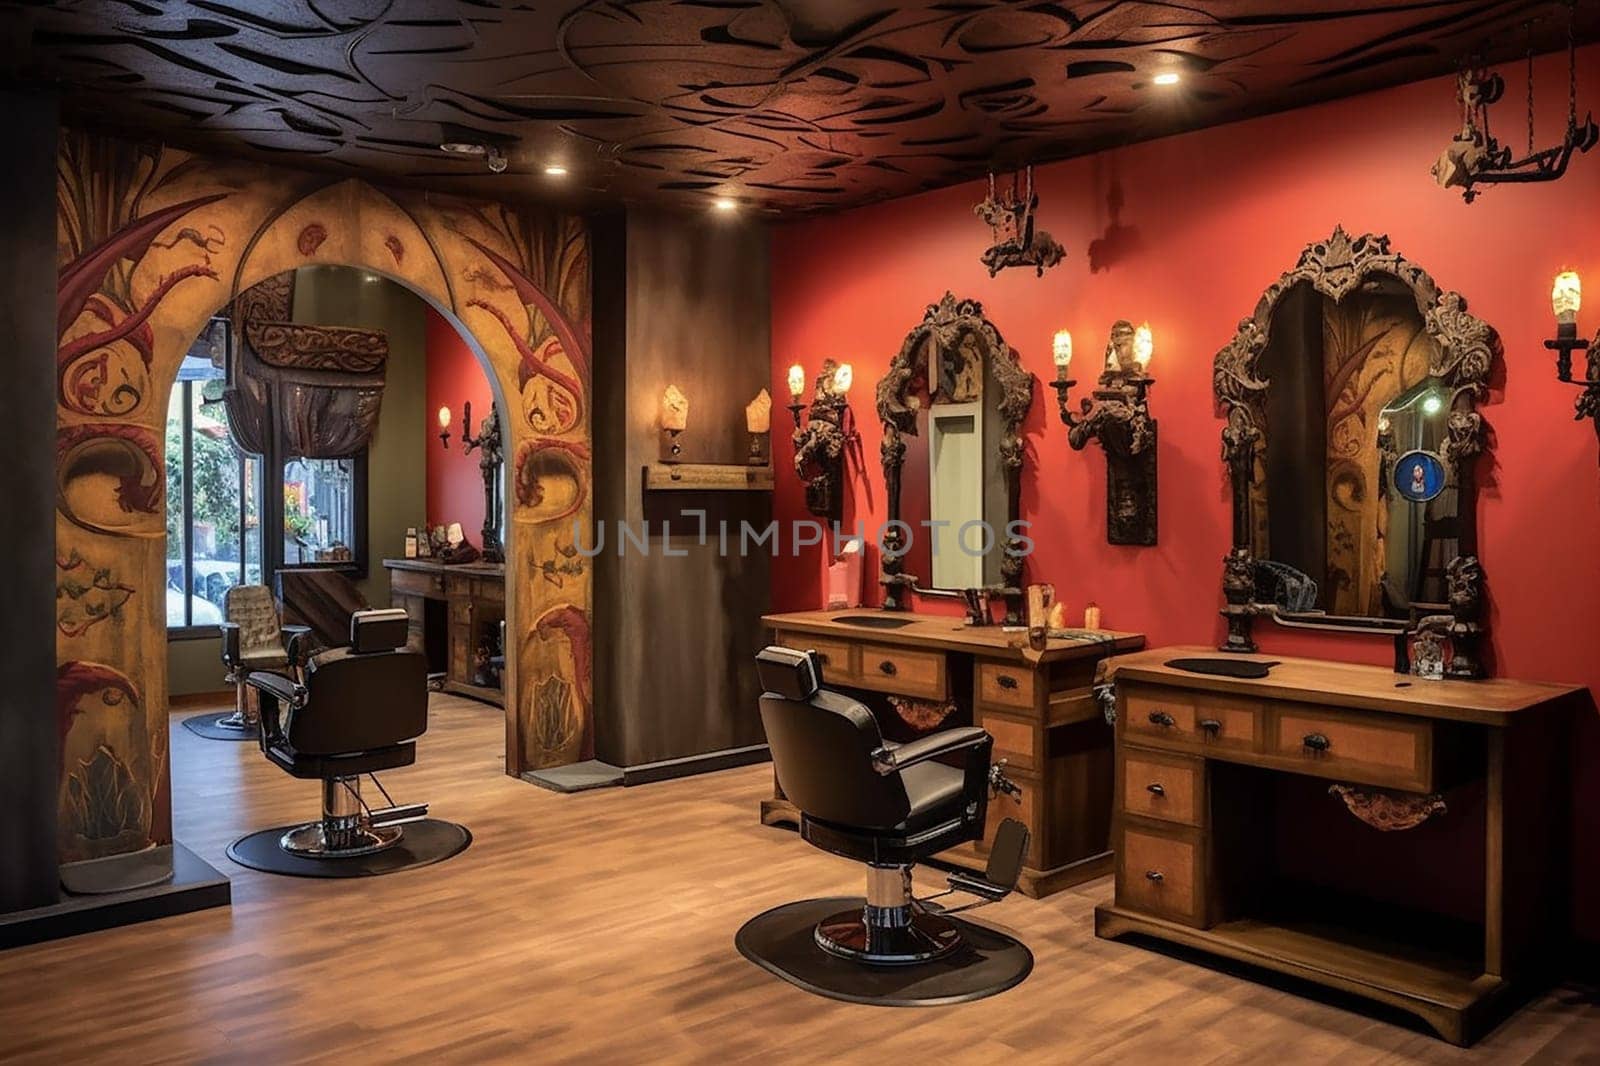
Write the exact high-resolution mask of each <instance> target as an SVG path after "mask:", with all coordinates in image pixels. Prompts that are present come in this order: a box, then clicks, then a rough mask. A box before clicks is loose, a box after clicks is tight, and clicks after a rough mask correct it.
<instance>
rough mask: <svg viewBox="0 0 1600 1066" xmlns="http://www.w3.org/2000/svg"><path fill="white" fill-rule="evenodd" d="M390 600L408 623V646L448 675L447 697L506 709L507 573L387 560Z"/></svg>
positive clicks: (483, 567) (470, 566)
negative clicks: (504, 631) (503, 680)
mask: <svg viewBox="0 0 1600 1066" xmlns="http://www.w3.org/2000/svg"><path fill="white" fill-rule="evenodd" d="M383 565H384V566H385V567H386V568H387V569H388V571H389V598H390V601H391V602H392V603H393V604H394V606H396V607H401V608H403V609H404V610H405V612H406V614H407V615H408V616H409V618H410V626H409V645H410V646H411V647H413V648H415V649H417V650H419V651H426V652H427V653H428V656H429V660H430V663H429V666H430V669H433V670H438V671H442V672H443V673H444V675H445V676H444V683H443V687H444V689H445V691H447V692H455V693H457V694H459V695H463V696H472V697H473V698H475V699H480V700H484V701H486V702H488V703H493V704H495V705H496V706H502V705H503V702H504V701H503V697H502V693H501V678H502V676H503V674H504V653H503V651H502V649H501V647H500V625H501V622H502V621H504V619H505V616H506V607H505V604H506V581H505V568H504V567H503V566H496V565H491V564H479V563H469V564H463V565H460V566H446V565H445V564H443V563H439V562H434V561H432V560H427V559H385V560H384V561H383Z"/></svg>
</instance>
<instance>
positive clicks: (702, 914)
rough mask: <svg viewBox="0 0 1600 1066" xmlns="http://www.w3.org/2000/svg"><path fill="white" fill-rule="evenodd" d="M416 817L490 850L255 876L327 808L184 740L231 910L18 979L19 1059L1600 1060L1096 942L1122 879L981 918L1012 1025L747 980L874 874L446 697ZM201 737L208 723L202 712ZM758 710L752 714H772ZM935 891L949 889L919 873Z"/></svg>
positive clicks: (1546, 1003) (1511, 1033)
mask: <svg viewBox="0 0 1600 1066" xmlns="http://www.w3.org/2000/svg"><path fill="white" fill-rule="evenodd" d="M434 699H435V702H434V706H433V716H432V726H431V728H430V730H429V732H428V734H427V735H426V736H425V737H424V738H423V739H422V741H421V742H420V745H419V752H418V759H417V764H416V765H415V766H413V767H409V768H406V769H404V770H400V771H395V772H391V773H388V774H385V775H384V783H385V784H386V785H387V786H388V788H389V790H390V792H391V793H392V794H394V796H395V798H396V800H397V801H399V802H406V801H409V800H415V799H427V800H430V801H431V802H432V803H433V814H434V815H435V816H437V817H440V818H446V819H450V820H453V821H458V822H461V823H463V824H464V825H466V826H468V827H469V828H470V829H471V830H472V832H473V835H474V837H475V840H474V843H473V845H472V847H471V848H470V849H469V850H468V851H466V852H465V853H464V854H462V855H460V856H458V857H456V858H454V859H452V860H450V861H448V862H446V863H443V864H440V865H437V866H432V867H428V868H425V869H420V870H411V871H407V872H404V873H400V874H396V875H392V876H389V877H382V878H374V879H358V880H307V879H299V878H288V877H274V876H272V875H269V874H261V873H256V872H254V871H251V870H246V869H243V868H241V867H238V866H236V865H234V864H233V863H231V862H230V861H229V860H228V859H227V857H226V855H225V854H224V849H225V848H226V846H227V844H228V842H229V841H230V840H232V839H234V838H235V837H238V836H240V835H242V834H244V833H245V832H248V831H251V830H254V829H258V828H262V827H265V826H269V825H277V824H284V823H289V822H293V821H298V820H304V819H309V818H311V817H313V816H314V815H315V812H316V809H317V803H318V787H317V785H316V784H315V783H313V782H302V781H296V780H294V779H293V778H290V777H289V776H288V775H287V774H284V773H283V772H281V771H280V770H278V769H277V768H276V767H273V766H271V765H270V764H268V763H267V762H266V760H265V759H264V758H263V757H262V755H261V753H260V751H259V750H258V749H257V748H256V747H255V746H254V745H251V744H227V743H219V742H214V741H205V740H202V739H200V738H199V737H196V736H194V735H193V734H191V733H189V732H188V730H186V729H183V728H182V727H181V726H180V725H179V724H178V720H179V717H181V715H174V717H173V719H172V765H173V770H174V809H175V816H176V826H177V835H178V838H179V839H180V840H182V841H183V842H184V843H185V844H187V845H188V846H189V847H191V848H193V849H194V850H195V851H197V852H198V853H200V854H201V855H202V856H203V857H204V858H205V859H206V860H207V861H209V862H211V863H212V864H213V865H215V866H216V867H217V868H218V869H220V870H223V871H224V872H226V873H227V874H228V875H229V876H230V877H231V878H232V879H233V886H234V905H233V907H232V908H231V909H228V910H221V909H219V910H212V911H205V912H201V913H198V914H191V915H184V916H180V917H176V918H169V919H165V920H162V921H157V922H150V923H146V924H143V925H137V926H130V927H126V928H122V929H116V930H109V931H106V932H101V933H93V934H90V935H87V936H81V937H76V938H72V939H68V940H62V941H56V942H54V943H49V944H39V945H35V946H32V947H28V948H22V949H18V950H13V951H9V952H4V953H0V1060H4V1061H6V1062H17V1063H52V1064H53V1063H69V1062H70V1063H87V1062H93V1063H99V1062H107V1063H141V1064H144V1063H162V1062H250V1063H255V1062H263V1063H279V1062H323V1061H326V1062H345V1063H348V1062H372V1061H383V1062H401V1063H427V1064H429V1066H437V1064H441V1063H457V1062H473V1063H477V1062H495V1061H525V1062H540V1063H584V1064H605V1063H638V1062H669V1063H677V1062H685V1063H694V1062H717V1063H727V1062H752V1061H761V1062H764V1063H791V1062H793V1063H822V1062H828V1063H836V1062H876V1063H884V1064H887V1063H891V1062H908V1063H915V1062H940V1063H964V1062H972V1063H985V1064H992V1063H996V1062H1008V1061H1015V1062H1026V1063H1067V1062H1072V1063H1145V1062H1149V1063H1167V1064H1173V1063H1179V1064H1182V1063H1273V1064H1276V1063H1284V1062H1294V1063H1297V1064H1304V1063H1335V1062H1337V1063H1340V1064H1341V1066H1349V1064H1353V1063H1410V1062H1420V1063H1489V1062H1494V1063H1524V1062H1526V1063H1534V1062H1537V1063H1552V1064H1577V1063H1580V1062H1590V1063H1593V1062H1595V1061H1596V1059H1597V1056H1600V1008H1597V1007H1596V1006H1595V1004H1594V1000H1593V999H1592V998H1590V999H1587V1000H1585V999H1584V998H1583V996H1582V994H1581V992H1580V991H1579V990H1575V989H1571V988H1564V989H1556V990H1554V991H1553V992H1551V993H1550V994H1548V995H1546V996H1544V997H1542V998H1541V999H1539V1000H1537V1001H1535V1002H1534V1003H1532V1004H1531V1005H1529V1006H1528V1007H1527V1008H1525V1009H1524V1010H1523V1011H1522V1012H1521V1013H1520V1014H1518V1015H1516V1016H1515V1017H1514V1018H1512V1019H1511V1020H1510V1021H1509V1022H1507V1023H1506V1024H1505V1025H1502V1026H1501V1027H1500V1028H1499V1029H1498V1030H1496V1031H1495V1032H1494V1033H1492V1034H1490V1035H1489V1036H1488V1037H1487V1038H1486V1039H1485V1040H1483V1041H1482V1042H1481V1043H1480V1044H1479V1045H1478V1046H1477V1047H1476V1048H1474V1049H1471V1050H1469V1051H1463V1050H1460V1049H1457V1048H1454V1047H1451V1046H1449V1045H1447V1044H1444V1043H1441V1042H1440V1041H1438V1040H1435V1039H1433V1038H1432V1037H1429V1036H1426V1035H1424V1034H1421V1033H1418V1032H1414V1031H1411V1030H1408V1029H1406V1028H1402V1027H1400V1026H1397V1025H1394V1024H1390V1023H1389V1022H1385V1021H1380V1020H1376V1019H1374V1018H1371V1017H1367V1016H1364V1015H1362V1014H1359V1013H1353V1012H1351V1011H1348V1010H1345V1009H1341V1008H1340V1007H1337V1006H1333V1005H1329V1004H1324V1003H1319V1002H1316V1001H1313V1000H1310V999H1304V998H1301V997H1299V996H1296V995H1293V994H1291V993H1289V992H1286V991H1280V990H1276V989H1273V988H1269V987H1265V986H1263V985H1259V984H1256V983H1253V982H1250V981H1247V980H1243V979H1241V978H1239V977H1236V976H1231V975H1229V974H1226V973H1222V972H1218V971H1216V970H1212V969H1207V968H1205V967H1203V966H1198V965H1194V964H1193V963H1190V962H1186V961H1182V960H1179V959H1175V958H1170V957H1167V956H1165V955H1161V954H1157V953H1154V952H1151V951H1147V950H1144V949H1141V948H1138V947H1134V946H1130V945H1125V944H1117V943H1110V942H1106V941H1101V940H1096V939H1095V937H1094V934H1093V926H1094V919H1093V908H1094V906H1095V904H1097V903H1099V902H1101V901H1103V900H1106V899H1108V898H1109V897H1110V895H1111V882H1110V879H1109V878H1105V879H1101V880H1098V881H1094V882H1090V883H1088V884H1085V885H1082V886H1080V887H1078V888H1076V889H1073V890H1069V891H1066V892H1062V893H1058V894H1057V895H1054V896H1051V897H1050V898H1049V899H1045V900H1031V899H1026V898H1024V897H1022V896H1020V895H1019V896H1013V897H1012V898H1010V899H1008V900H1006V901H1005V902H1003V903H1001V904H999V905H997V906H994V907H990V908H987V909H985V910H982V911H979V912H978V913H977V914H976V915H975V917H976V918H977V919H978V920H980V921H985V922H988V923H991V924H994V925H996V926H999V927H1001V928H1004V929H1005V930H1007V931H1008V932H1011V933H1012V934H1014V935H1016V936H1018V937H1020V938H1021V939H1022V940H1024V941H1025V942H1026V943H1027V944H1028V945H1029V946H1030V947H1032V949H1033V951H1034V954H1035V956H1036V957H1037V965H1036V967H1035V969H1034V972H1033V974H1032V976H1030V977H1029V978H1028V979H1027V980H1026V981H1025V982H1024V983H1023V984H1022V985H1020V986H1019V987H1017V988H1015V989H1013V990H1011V991H1009V992H1006V993H1004V994H1002V995H1001V996H998V997H995V998H993V999H989V1000H984V1001H981V1002H978V1003H973V1004H966V1005H962V1006H957V1007H944V1008H935V1009H899V1010H897V1009H883V1008H872V1007H864V1006H856V1005H850V1004H843V1003H836V1002H832V1001H829V1000H823V999H819V998H816V997H813V996H810V995H807V994H806V993H804V992H801V991H799V990H798V989H795V988H791V987H790V986H788V985H786V984H784V983H783V982H781V981H779V980H778V979H776V978H774V977H771V976H769V975H768V974H767V973H765V972H764V971H762V970H759V969H757V968H756V967H754V966H752V965H751V964H750V963H748V962H746V961H745V960H744V959H743V958H741V957H740V956H739V954H738V952H737V951H735V949H734V947H733V935H734V932H735V930H737V929H738V928H739V926H740V924H742V923H743V922H744V921H745V920H746V919H747V918H749V917H750V916H751V915H754V914H756V913H758V912H759V911H762V910H765V909H766V908H768V907H772V906H775V905H777V904H779V903H784V902H787V901H790V900H795V899H801V898H805V897H810V896H822V895H842V894H854V893H858V892H861V891H862V890H863V882H864V877H863V875H862V873H861V871H860V869H859V868H858V867H856V866H855V865H854V864H852V863H849V862H846V861H844V860H841V859H836V858H833V857H831V856H828V855H825V854H823V853H821V852H819V851H816V850H814V849H812V848H810V847H808V846H806V845H805V844H804V843H802V842H801V841H800V840H799V838H798V837H797V836H796V835H795V834H793V833H790V832H786V831H783V830H777V829H771V828H766V827H763V826H761V825H760V824H759V823H758V822H757V818H756V810H757V803H758V801H759V800H760V799H761V798H762V796H764V795H766V794H767V793H768V792H769V791H770V786H771V776H770V775H771V771H770V768H769V767H767V766H753V767H746V768H742V769H737V770H729V771H725V772H723V773H717V774H710V775H706V776H702V777H696V778H688V779H684V780H678V781H669V782H664V783H661V784H655V785H646V786H641V787H637V788H632V789H620V788H619V789H605V790H599V791H594V792H584V793H579V794H575V795H561V794H558V793H554V792H547V791H544V790H542V789H539V788H535V787H533V786H530V785H527V784H524V783H521V782H519V781H515V780H513V779H511V778H508V777H506V776H504V774H503V773H502V772H501V762H502V757H501V747H502V744H503V739H504V727H503V724H502V718H501V715H500V713H499V712H498V711H497V710H495V709H493V708H490V707H486V706H484V705H481V704H477V703H474V702H472V701H470V700H465V699H461V698H458V697H450V696H436V697H435V698H434ZM191 713H194V709H193V708H187V709H185V710H184V711H183V712H182V714H184V715H186V714H191ZM752 713H753V712H752ZM918 880H919V885H920V888H921V890H922V891H924V892H931V891H933V890H935V888H937V887H938V885H939V882H940V880H941V877H940V875H939V874H938V873H937V872H936V871H932V870H921V871H919V875H918Z"/></svg>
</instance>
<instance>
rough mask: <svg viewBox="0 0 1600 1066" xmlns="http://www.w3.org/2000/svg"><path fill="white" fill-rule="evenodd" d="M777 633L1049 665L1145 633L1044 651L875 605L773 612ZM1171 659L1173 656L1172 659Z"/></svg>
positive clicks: (1064, 642)
mask: <svg viewBox="0 0 1600 1066" xmlns="http://www.w3.org/2000/svg"><path fill="white" fill-rule="evenodd" d="M842 618H893V619H896V620H899V619H905V620H906V624H905V625H903V626H899V627H896V628H894V629H880V628H877V627H875V626H870V625H855V624H852V623H850V622H842V621H839V619H842ZM761 620H762V621H763V622H765V623H766V624H767V625H769V626H771V627H772V628H773V629H783V630H788V631H790V632H799V633H818V634H824V635H830V636H835V637H848V638H850V639H852V640H869V641H872V642H873V643H876V644H898V645H904V646H906V647H915V648H928V647H935V648H943V649H945V650H946V651H961V652H967V653H969V654H973V655H982V656H983V657H984V658H986V659H1010V660H1013V661H1016V662H1028V663H1041V662H1043V663H1049V662H1058V661H1061V660H1068V659H1082V658H1097V657H1099V656H1102V655H1106V654H1108V653H1111V652H1126V651H1133V650H1135V649H1137V648H1142V647H1144V634H1142V633H1121V632H1116V631H1113V630H1096V631H1093V632H1092V634H1091V633H1090V631H1085V633H1086V636H1085V639H1082V640H1071V639H1061V638H1056V639H1052V640H1050V641H1049V642H1048V643H1047V644H1046V646H1045V649H1044V650H1043V651H1034V650H1033V649H1032V648H1030V647H1028V646H1027V643H1026V639H1027V634H1026V633H1024V632H1007V631H1006V630H1004V629H1002V628H1001V627H1000V626H998V625H993V626H969V625H967V624H966V623H965V622H964V621H963V620H962V619H960V618H953V617H950V616H947V615H919V614H912V613H910V612H907V611H881V610H878V609H877V608H875V607H858V608H856V609H854V610H851V609H849V608H845V609H842V610H837V611H791V612H788V613H785V614H769V615H764V616H762V619H761ZM1019 638H1020V639H1021V640H1022V641H1023V644H1022V646H1021V647H1013V646H1012V644H1011V641H1012V640H1013V639H1019ZM1170 657H1171V656H1168V658H1170Z"/></svg>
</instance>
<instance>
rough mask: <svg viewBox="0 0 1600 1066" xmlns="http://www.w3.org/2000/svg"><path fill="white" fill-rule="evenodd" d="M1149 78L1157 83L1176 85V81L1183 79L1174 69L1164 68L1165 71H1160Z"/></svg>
mask: <svg viewBox="0 0 1600 1066" xmlns="http://www.w3.org/2000/svg"><path fill="white" fill-rule="evenodd" d="M1150 80H1151V81H1153V82H1155V83H1156V84H1157V85H1176V84H1178V82H1180V81H1182V80H1183V79H1182V78H1181V77H1180V76H1179V74H1178V73H1177V72H1176V71H1172V70H1165V71H1162V72H1161V73H1160V74H1157V75H1156V76H1155V77H1153V78H1151V79H1150Z"/></svg>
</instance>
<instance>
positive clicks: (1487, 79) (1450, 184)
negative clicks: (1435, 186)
mask: <svg viewBox="0 0 1600 1066" xmlns="http://www.w3.org/2000/svg"><path fill="white" fill-rule="evenodd" d="M1576 8H1577V5H1576V3H1575V0H1568V2H1567V129H1566V135H1565V136H1564V137H1563V138H1562V140H1561V143H1560V144H1558V145H1554V146H1552V147H1549V148H1544V149H1536V148H1535V147H1534V140H1533V136H1534V134H1533V42H1532V39H1531V38H1532V30H1531V24H1529V37H1530V39H1529V42H1528V149H1527V153H1526V154H1525V155H1523V156H1522V157H1521V158H1518V159H1513V158H1512V154H1511V149H1510V148H1509V147H1503V146H1501V144H1500V142H1499V141H1497V140H1495V138H1494V136H1493V135H1492V134H1491V133H1490V132H1489V106H1490V105H1491V104H1493V103H1495V102H1496V101H1498V100H1499V99H1500V98H1501V96H1503V95H1504V93H1505V87H1506V86H1505V80H1504V79H1503V78H1501V77H1500V75H1498V74H1495V73H1492V72H1490V71H1488V70H1485V69H1484V68H1483V67H1482V66H1479V65H1477V64H1469V65H1468V66H1467V67H1466V68H1465V69H1463V70H1462V71H1461V73H1460V74H1459V75H1457V76H1456V98H1457V100H1459V101H1460V104H1461V132H1459V133H1457V134H1456V135H1455V136H1454V137H1453V138H1451V140H1450V144H1449V146H1448V147H1447V148H1446V149H1445V150H1444V152H1443V153H1441V154H1440V156H1439V158H1438V160H1437V161H1436V162H1435V163H1434V164H1433V180H1434V181H1436V182H1438V183H1439V186H1440V187H1441V188H1445V189H1449V188H1459V189H1460V190H1461V195H1462V197H1463V199H1465V200H1466V202H1467V203H1469V204H1470V203H1471V202H1472V201H1473V199H1474V198H1475V197H1476V196H1477V195H1478V190H1477V189H1476V188H1475V187H1474V186H1477V185H1498V184H1503V183H1511V182H1523V183H1526V182H1535V181H1555V180H1556V179H1557V178H1559V177H1561V175H1563V174H1565V173H1566V171H1567V164H1568V163H1569V162H1571V160H1572V155H1573V153H1574V152H1587V151H1588V150H1589V149H1591V148H1593V147H1594V146H1595V143H1596V142H1600V127H1597V126H1596V125H1595V122H1594V118H1593V116H1592V114H1585V115H1584V118H1583V121H1582V122H1581V123H1580V122H1579V121H1578V56H1577V26H1576V18H1577V16H1576Z"/></svg>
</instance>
